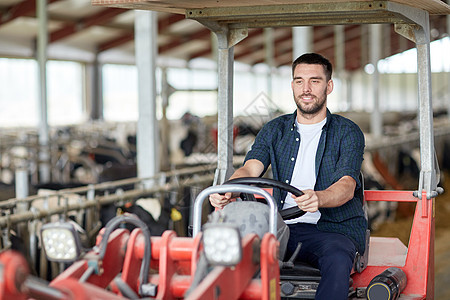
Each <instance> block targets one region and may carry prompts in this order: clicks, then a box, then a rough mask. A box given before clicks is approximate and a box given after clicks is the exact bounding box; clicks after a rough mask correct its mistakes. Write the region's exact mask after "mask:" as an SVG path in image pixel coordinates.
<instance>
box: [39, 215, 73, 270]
mask: <svg viewBox="0 0 450 300" xmlns="http://www.w3.org/2000/svg"><path fill="white" fill-rule="evenodd" d="M41 237H42V245H43V248H44V250H45V255H46V256H47V259H48V260H50V261H56V262H72V261H75V260H76V259H77V258H78V257H79V256H80V253H81V242H80V237H79V236H78V233H77V232H76V230H75V228H74V227H73V225H72V224H70V223H61V222H56V223H48V224H45V225H43V226H42V229H41Z"/></svg>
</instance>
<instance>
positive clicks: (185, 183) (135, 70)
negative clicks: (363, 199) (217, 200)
mask: <svg viewBox="0 0 450 300" xmlns="http://www.w3.org/2000/svg"><path fill="white" fill-rule="evenodd" d="M101 2H102V1H94V0H93V1H92V2H91V1H90V0H0V104H1V107H2V109H0V211H1V216H0V226H1V228H2V239H1V250H2V251H3V250H6V249H10V248H15V249H19V250H21V251H23V252H24V253H26V254H27V256H28V261H29V263H30V266H32V270H33V272H34V274H35V275H38V276H40V277H42V278H45V279H47V280H50V279H51V278H53V277H55V276H56V275H57V274H59V273H60V272H61V271H62V270H63V269H64V266H62V265H57V264H54V263H47V262H45V255H44V253H43V251H41V248H40V241H39V238H38V235H37V233H38V232H39V230H40V227H41V226H42V224H44V223H46V222H49V221H55V220H58V219H61V218H62V219H72V220H73V221H76V222H77V223H78V224H81V227H82V229H83V231H84V232H85V236H86V240H85V241H84V242H85V243H86V245H90V246H92V244H93V243H94V241H95V237H96V235H97V234H98V231H99V230H100V228H102V227H103V226H104V225H105V224H106V223H107V222H108V220H109V219H110V218H111V217H112V216H115V215H118V214H123V213H125V212H129V213H134V214H138V215H139V216H140V217H141V218H142V219H144V220H146V222H147V224H148V225H149V227H150V230H151V232H152V235H161V234H162V233H163V232H164V230H166V229H172V230H175V231H176V233H177V234H178V236H189V235H190V227H191V226H190V225H192V207H193V201H194V199H195V197H196V196H197V195H198V194H199V193H200V192H201V191H202V190H203V189H204V188H206V187H208V186H211V185H213V184H221V183H223V179H224V178H226V177H227V176H228V175H229V172H230V170H232V169H235V168H238V167H239V166H240V165H242V162H243V159H244V156H245V154H246V152H247V151H248V150H249V148H250V147H251V145H252V143H253V141H254V139H255V137H256V134H257V133H258V132H259V130H260V129H261V127H262V126H263V125H264V124H265V123H267V122H268V121H269V120H271V119H273V118H274V117H276V116H279V115H282V114H286V113H292V112H293V111H294V110H295V104H294V102H293V101H292V92H291V87H290V82H291V80H292V79H291V64H292V61H293V60H294V59H295V58H296V57H298V56H299V55H301V54H303V53H308V52H317V53H320V54H322V55H323V56H325V57H327V58H328V59H329V60H330V61H331V63H332V64H333V66H334V72H333V80H334V82H335V90H334V91H333V93H332V94H331V95H329V97H328V103H327V104H328V107H329V108H330V110H331V111H332V112H333V113H337V114H341V115H344V116H346V117H348V118H349V119H351V120H352V121H354V122H355V123H357V124H358V125H359V126H360V128H361V129H362V130H363V132H364V135H365V138H366V148H365V154H364V162H363V169H362V172H363V174H364V179H365V188H366V189H377V190H378V189H379V190H415V189H417V186H418V181H419V175H420V159H421V158H420V154H419V138H420V134H421V133H420V132H419V122H420V121H421V120H420V119H419V117H418V112H417V111H418V109H419V106H420V102H419V101H418V100H417V99H418V97H419V94H420V93H421V87H420V86H419V85H418V81H417V74H416V72H417V70H418V68H420V67H421V62H420V61H417V50H416V48H415V47H416V45H415V43H414V42H413V41H411V40H409V39H407V38H405V37H404V36H403V35H400V34H398V33H397V32H396V28H395V27H394V26H393V25H392V24H346V25H315V26H300V27H290V26H288V24H281V26H278V27H264V28H262V27H261V28H249V29H248V32H246V34H245V35H246V37H245V38H243V39H242V40H241V41H239V42H237V43H236V45H234V47H233V51H232V53H231V55H232V56H233V58H234V62H233V65H232V67H231V72H232V73H234V78H232V82H233V84H232V89H231V92H232V96H231V98H232V99H234V101H233V104H232V105H231V106H226V107H223V106H221V103H220V101H218V97H219V89H220V88H222V87H223V86H221V82H220V81H219V76H218V65H219V64H220V61H219V58H220V54H219V53H218V50H217V48H218V45H220V43H221V41H220V40H218V39H217V37H216V35H215V34H214V33H212V31H211V30H210V28H207V26H205V25H204V24H201V22H198V21H196V20H194V19H191V18H187V17H186V16H185V14H184V11H182V12H181V13H180V12H178V11H176V12H174V10H173V9H170V10H165V9H160V10H159V11H158V12H156V11H149V10H146V9H145V4H139V5H137V4H136V5H135V6H133V5H134V4H133V5H132V7H129V6H130V5H128V6H127V5H116V7H112V6H110V7H108V6H103V5H101V4H102V3H101ZM136 2H140V1H136ZM244 2H245V1H244ZM400 2H401V1H400ZM413 2H414V1H413ZM418 2H420V1H418ZM432 2H433V3H434V4H435V6H436V7H432V8H429V9H428V8H427V9H428V10H429V11H430V18H429V35H430V49H431V50H430V51H431V55H430V56H431V78H430V79H431V90H432V94H431V98H432V101H433V102H432V108H433V111H432V112H431V113H432V115H433V125H434V143H435V149H434V150H435V155H436V159H437V164H436V166H437V167H438V170H439V173H440V181H439V184H438V185H439V186H440V187H443V188H444V192H443V193H442V194H441V195H439V196H437V198H436V205H437V207H436V240H435V243H436V248H435V255H436V258H435V260H436V270H435V279H436V284H435V286H436V288H435V297H436V299H449V298H450V289H449V287H448V284H447V282H448V281H449V280H450V262H447V259H446V257H447V256H448V254H449V253H450V243H449V242H448V240H449V239H448V236H449V235H450V222H448V219H449V218H448V214H449V213H450V204H449V203H450V202H449V201H450V196H449V190H450V181H449V180H447V178H449V177H450V56H449V55H448V54H449V53H450V16H449V15H448V12H447V13H442V11H444V12H445V11H446V10H449V7H448V3H450V1H438V0H435V1H432ZM446 3H447V4H446ZM140 5H143V6H140ZM441 6H442V7H443V8H442V7H441ZM133 8H135V9H133ZM433 9H435V10H433ZM368 23H369V22H368ZM219 48H220V46H219ZM227 88H229V86H228V87H227ZM233 88H234V89H233ZM229 92H230V91H229ZM225 110H226V112H225V113H223V111H225ZM230 120H231V123H230V122H229V121H230ZM220 122H225V123H226V124H228V125H227V126H226V130H227V132H231V133H232V139H229V136H230V135H228V136H227V137H226V140H225V141H223V140H221V138H222V139H223V136H222V135H221V130H223V129H224V127H223V126H222V125H220V124H219V123H220ZM223 144H228V145H229V146H230V147H231V152H232V156H233V159H232V161H231V162H226V161H225V164H228V163H230V164H231V165H228V166H226V167H227V168H228V169H227V170H225V171H224V170H221V169H220V168H218V164H220V160H221V157H223V153H224V152H220V151H221V150H220V148H221V147H222V145H223ZM222 151H223V150H222ZM226 155H227V156H228V154H226ZM222 171H223V172H222ZM267 176H268V177H270V172H269V174H267ZM208 210H209V211H211V210H212V208H211V207H208ZM413 213H414V206H413V205H412V204H411V203H399V204H397V203H391V202H377V203H370V206H369V224H370V228H371V230H372V234H373V235H378V234H379V235H390V236H395V237H399V238H400V239H401V240H402V241H403V242H404V243H405V244H407V243H408V238H409V232H410V229H411V222H412V217H413ZM438 262H439V263H438ZM441 262H442V263H441Z"/></svg>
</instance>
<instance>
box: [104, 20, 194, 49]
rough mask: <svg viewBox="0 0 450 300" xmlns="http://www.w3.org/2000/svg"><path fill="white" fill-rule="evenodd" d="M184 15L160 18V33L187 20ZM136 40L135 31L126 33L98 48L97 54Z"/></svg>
mask: <svg viewBox="0 0 450 300" xmlns="http://www.w3.org/2000/svg"><path fill="white" fill-rule="evenodd" d="M185 19H186V18H185V16H184V15H179V14H168V16H167V17H164V18H160V19H159V20H158V33H159V34H164V32H166V31H167V30H168V29H169V28H170V26H171V25H173V24H175V23H177V22H180V21H182V20H185ZM133 40H134V31H133V30H130V31H129V32H126V33H124V34H122V35H120V36H118V37H116V38H114V39H111V40H109V41H106V42H103V43H101V44H99V45H98V46H97V54H98V53H100V52H103V51H106V50H109V49H111V48H115V47H119V46H121V45H123V44H126V43H128V42H131V41H133Z"/></svg>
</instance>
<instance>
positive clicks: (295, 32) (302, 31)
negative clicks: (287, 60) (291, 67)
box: [292, 26, 314, 60]
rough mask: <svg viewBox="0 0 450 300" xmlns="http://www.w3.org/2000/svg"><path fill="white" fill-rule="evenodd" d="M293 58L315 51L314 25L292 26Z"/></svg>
mask: <svg viewBox="0 0 450 300" xmlns="http://www.w3.org/2000/svg"><path fill="white" fill-rule="evenodd" d="M292 44H293V45H292V46H293V49H292V56H293V57H292V60H295V59H296V58H297V57H299V56H300V55H302V54H305V53H309V52H313V51H314V49H313V27H311V26H300V27H292Z"/></svg>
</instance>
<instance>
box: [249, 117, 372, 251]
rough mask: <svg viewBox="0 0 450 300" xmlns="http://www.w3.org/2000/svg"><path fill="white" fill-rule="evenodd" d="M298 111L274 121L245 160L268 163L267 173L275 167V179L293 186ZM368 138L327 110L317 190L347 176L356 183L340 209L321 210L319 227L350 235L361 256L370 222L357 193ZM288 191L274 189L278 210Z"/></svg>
mask: <svg viewBox="0 0 450 300" xmlns="http://www.w3.org/2000/svg"><path fill="white" fill-rule="evenodd" d="M296 116H297V112H294V113H293V114H288V115H283V116H280V117H278V118H276V119H273V120H272V121H270V122H269V123H267V124H266V125H264V127H263V128H262V129H261V131H260V132H259V133H258V135H257V137H256V139H255V142H254V144H253V146H252V148H251V150H250V151H249V152H248V153H247V155H246V157H245V161H247V160H249V159H257V160H259V161H260V162H262V163H263V164H264V172H263V174H264V173H265V172H266V171H267V168H268V167H269V165H271V166H272V173H273V178H274V179H275V180H278V181H282V182H285V183H289V184H290V183H291V178H292V173H293V171H294V166H295V161H296V159H297V154H298V149H299V146H300V134H299V133H298V132H297V130H296V128H295V127H296V125H295V118H296ZM364 143H365V142H364V135H363V133H362V132H361V130H360V128H359V127H358V126H357V125H356V124H355V123H353V122H352V121H350V120H348V119H346V118H344V117H342V116H339V115H335V114H331V113H330V111H329V110H328V109H327V122H326V123H325V125H324V127H323V128H322V134H321V136H320V141H319V145H318V148H317V153H316V158H315V166H316V170H315V172H316V184H315V187H314V190H316V191H321V190H325V189H327V188H328V187H329V186H330V185H332V184H333V183H335V182H337V181H338V180H339V179H340V178H342V177H343V176H346V175H347V176H351V177H352V178H353V179H355V181H356V189H355V196H354V198H353V199H351V200H350V201H348V202H346V203H345V204H344V205H342V206H340V207H334V208H320V209H319V210H320V213H321V217H320V219H319V221H318V222H317V228H318V229H320V230H323V231H329V232H338V233H342V234H345V235H346V236H348V237H349V238H350V239H351V240H352V241H353V242H354V243H355V246H356V248H357V249H358V251H359V252H360V253H363V252H364V248H365V231H366V229H367V220H366V218H365V217H364V211H363V209H362V205H361V199H359V198H358V193H357V192H356V191H357V190H358V189H360V188H361V182H360V178H359V175H360V170H361V164H362V160H363V154H364V146H365V145H364ZM286 194H287V192H285V191H279V190H278V189H274V198H275V199H276V200H277V203H278V209H282V207H283V204H284V199H285V198H286Z"/></svg>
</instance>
